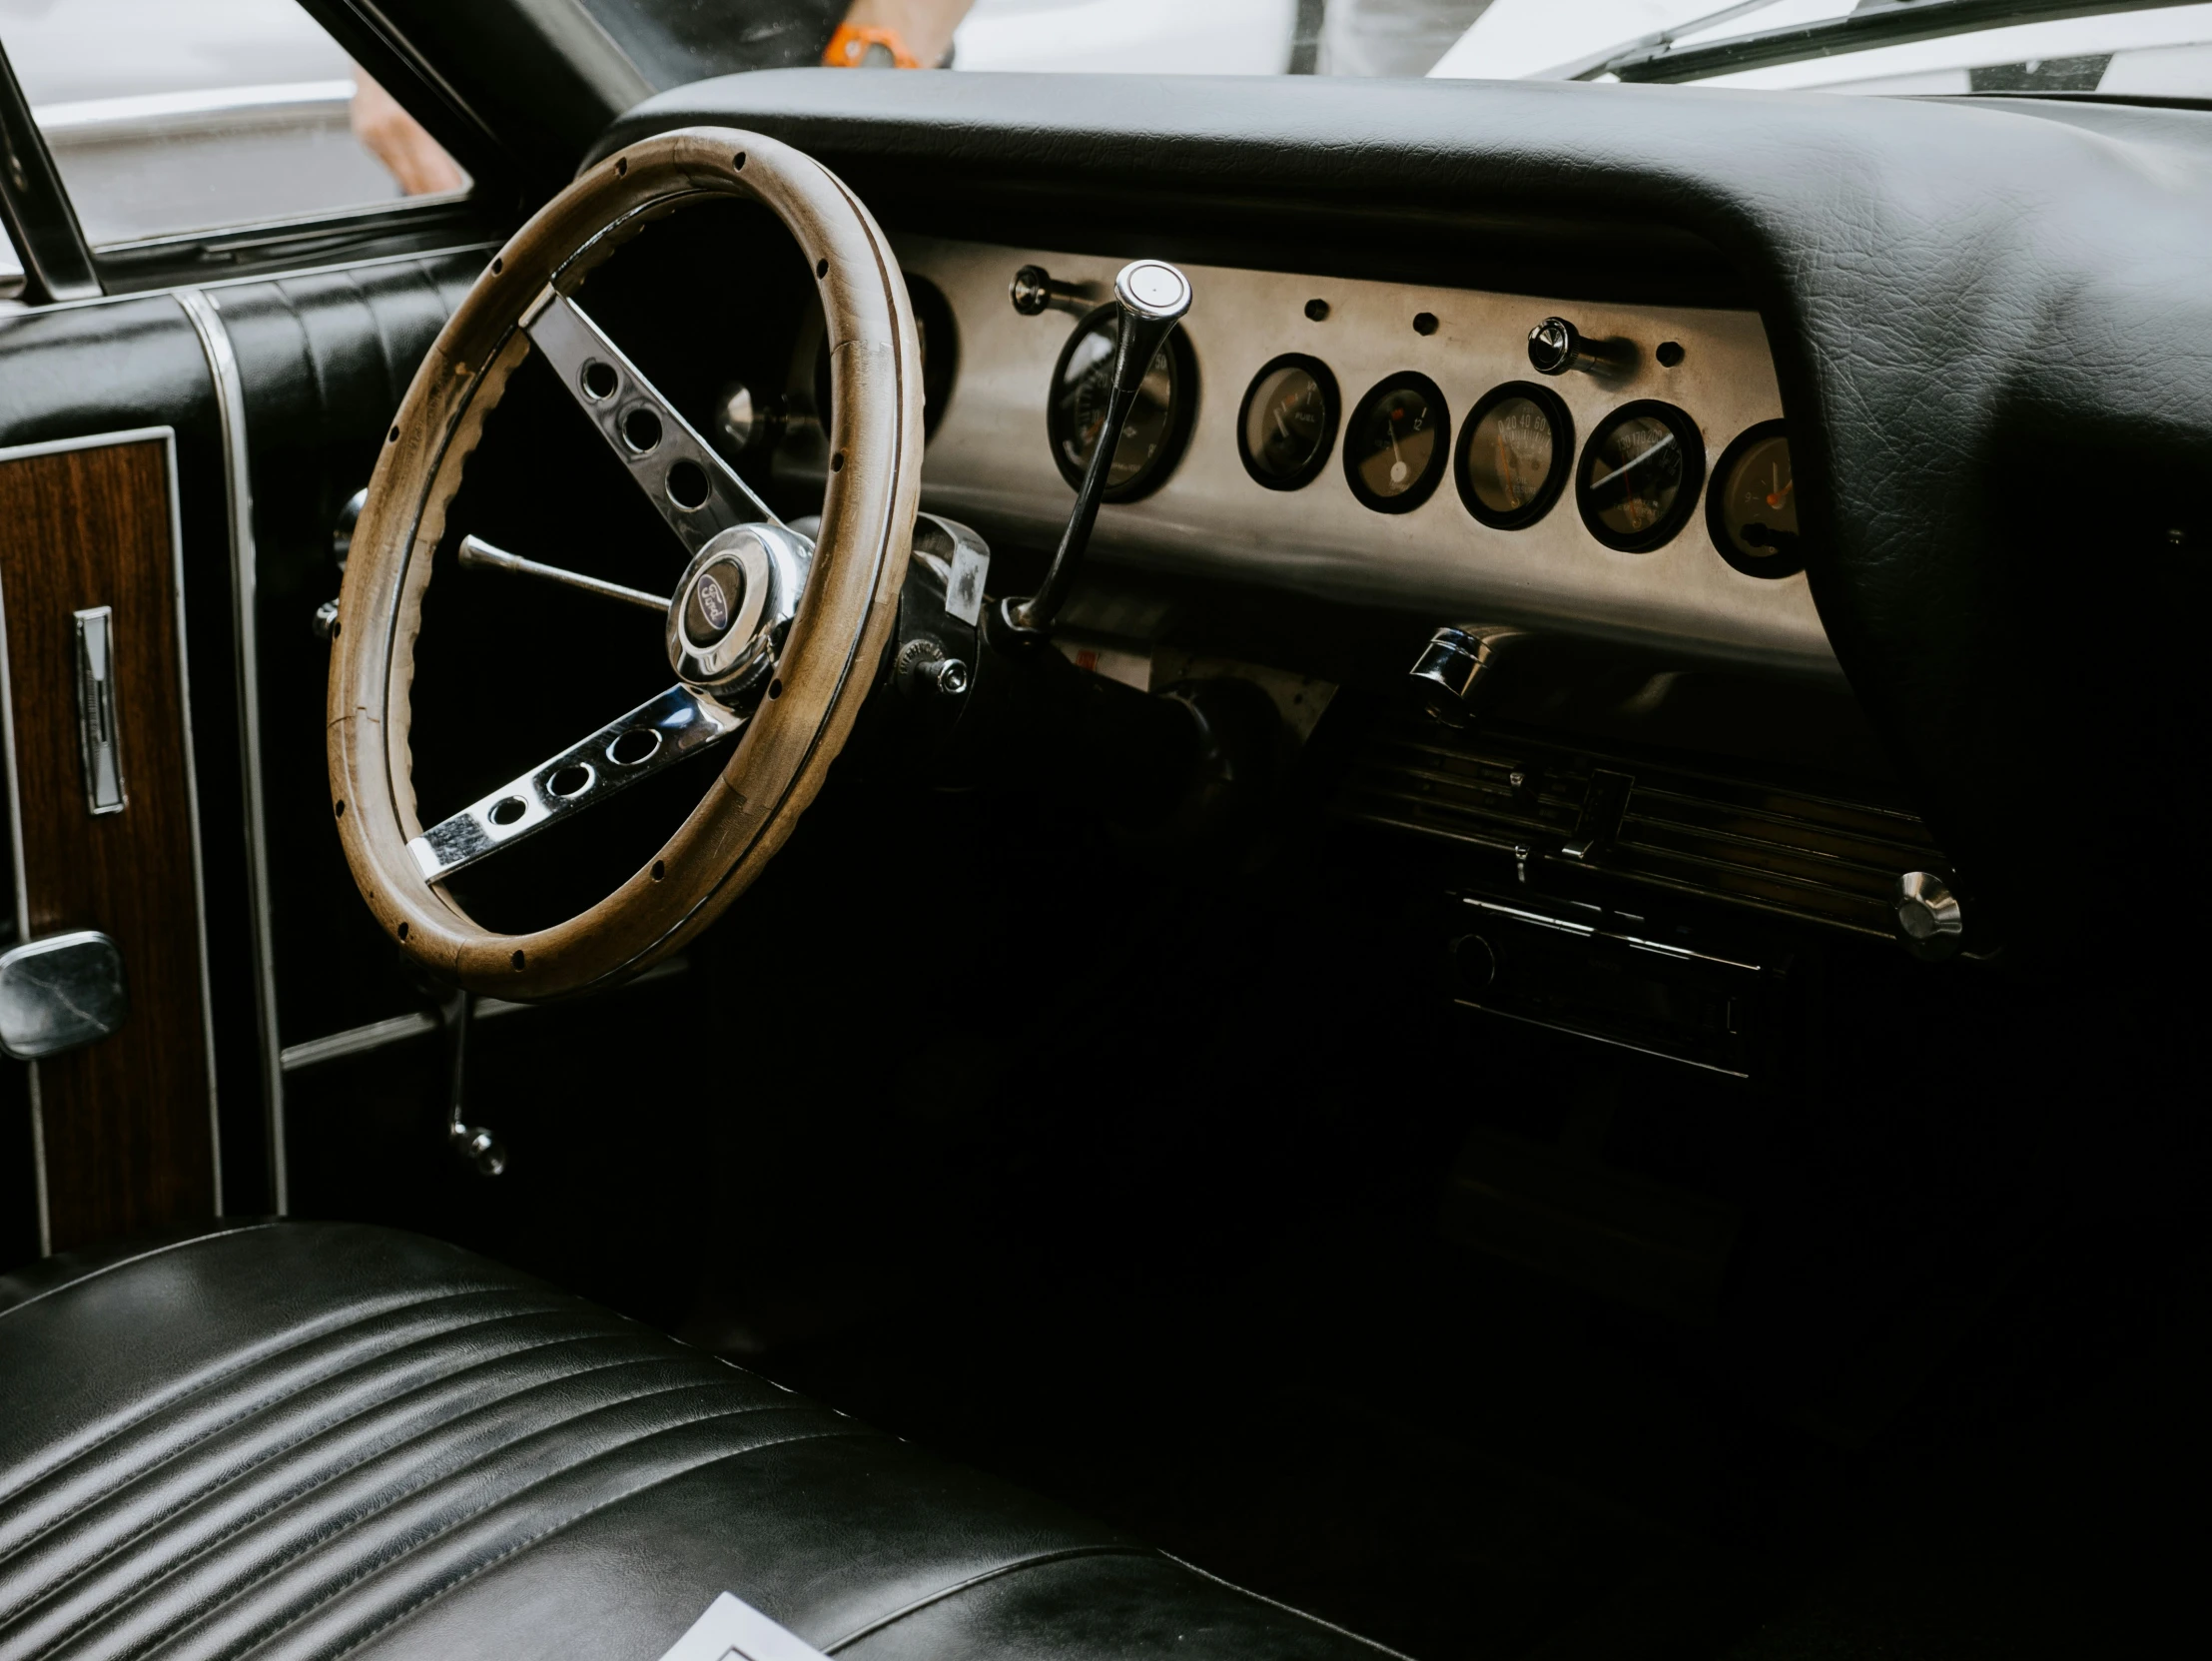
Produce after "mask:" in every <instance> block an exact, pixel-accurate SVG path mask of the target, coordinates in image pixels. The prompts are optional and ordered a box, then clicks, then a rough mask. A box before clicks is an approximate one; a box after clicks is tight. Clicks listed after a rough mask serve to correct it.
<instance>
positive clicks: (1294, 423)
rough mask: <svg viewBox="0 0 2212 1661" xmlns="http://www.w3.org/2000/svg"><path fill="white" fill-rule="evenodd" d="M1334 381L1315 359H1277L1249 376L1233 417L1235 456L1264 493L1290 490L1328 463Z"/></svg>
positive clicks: (1333, 419)
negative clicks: (1250, 382)
mask: <svg viewBox="0 0 2212 1661" xmlns="http://www.w3.org/2000/svg"><path fill="white" fill-rule="evenodd" d="M1336 414H1337V404H1336V377H1335V376H1333V375H1331V374H1329V369H1328V366H1327V365H1326V364H1324V363H1322V362H1321V361H1320V360H1319V359H1318V358H1302V357H1300V356H1298V355H1297V354H1296V353H1292V354H1290V355H1289V356H1288V357H1284V358H1277V359H1276V360H1275V361H1274V362H1273V363H1271V364H1269V365H1268V366H1267V367H1266V368H1265V369H1263V370H1261V371H1260V372H1259V374H1257V375H1256V376H1254V377H1253V378H1252V384H1251V387H1250V388H1249V389H1248V390H1247V391H1246V392H1245V394H1244V407H1243V409H1241V410H1239V411H1238V412H1237V413H1236V453H1237V454H1238V455H1239V456H1241V457H1242V458H1243V462H1244V470H1245V471H1246V472H1248V473H1250V474H1251V475H1252V477H1254V478H1255V479H1257V480H1258V481H1259V482H1260V483H1262V484H1264V485H1266V486H1267V488H1268V489H1270V490H1295V489H1298V488H1300V487H1302V486H1304V485H1307V484H1310V483H1312V482H1313V480H1314V478H1315V477H1316V476H1317V475H1318V474H1319V473H1320V471H1321V469H1322V468H1323V467H1325V466H1327V465H1328V460H1329V445H1331V444H1333V443H1335V442H1336Z"/></svg>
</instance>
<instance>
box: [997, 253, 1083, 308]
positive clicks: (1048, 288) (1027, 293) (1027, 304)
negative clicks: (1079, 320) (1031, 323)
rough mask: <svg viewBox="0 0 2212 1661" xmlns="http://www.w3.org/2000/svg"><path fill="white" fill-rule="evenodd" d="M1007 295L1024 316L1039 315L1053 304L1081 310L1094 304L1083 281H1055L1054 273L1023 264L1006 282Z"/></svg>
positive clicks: (1054, 306) (1057, 306)
mask: <svg viewBox="0 0 2212 1661" xmlns="http://www.w3.org/2000/svg"><path fill="white" fill-rule="evenodd" d="M1007 298H1008V299H1010V300H1012V301H1013V302H1014V309H1015V310H1016V311H1017V312H1020V313H1021V314H1022V315H1023V316H1024V317H1026V318H1041V317H1043V316H1044V315H1045V314H1046V313H1047V312H1050V311H1053V310H1054V309H1055V308H1058V309H1059V310H1060V311H1063V312H1075V313H1078V314H1081V313H1085V312H1088V311H1090V310H1091V308H1092V307H1093V306H1094V305H1095V304H1097V302H1096V301H1094V300H1092V299H1091V298H1090V297H1089V294H1087V292H1086V289H1085V286H1084V285H1083V284H1081V283H1056V282H1054V281H1053V274H1052V273H1051V272H1049V271H1047V270H1046V269H1045V268H1044V267H1043V266H1024V267H1023V268H1022V269H1021V270H1020V271H1018V272H1016V273H1015V274H1014V281H1013V282H1012V283H1009V284H1008V285H1007Z"/></svg>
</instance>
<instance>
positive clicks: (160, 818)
mask: <svg viewBox="0 0 2212 1661" xmlns="http://www.w3.org/2000/svg"><path fill="white" fill-rule="evenodd" d="M175 480H176V462H175V450H174V444H173V440H172V438H171V436H170V434H169V433H168V431H167V429H153V430H148V431H143V432H133V433H120V434H113V435H108V436H105V437H101V438H94V439H87V440H83V441H81V442H80V443H77V444H75V445H72V446H70V447H62V446H55V445H37V446H29V447H27V448H25V449H21V450H14V451H0V613H4V620H5V646H6V657H5V673H6V687H5V692H6V699H7V717H8V719H7V739H8V754H9V758H10V760H11V763H12V766H11V768H10V771H11V772H12V774H13V780H12V785H13V804H14V818H15V832H16V866H15V876H16V884H17V889H18V892H17V896H16V922H17V928H18V930H19V931H21V935H22V937H23V938H27V939H35V938H37V937H39V936H41V935H47V934H52V933H55V932H57V931H60V930H64V929H80V928H92V929H102V930H105V931H106V932H107V933H108V934H109V935H111V936H112V937H114V939H115V941H116V944H117V945H118V946H119V947H120V948H121V950H122V955H123V965H124V974H125V976H126V979H127V981H128V984H129V991H130V1014H129V1016H128V1017H127V1019H126V1020H125V1022H124V1024H123V1026H122V1028H121V1029H120V1030H119V1031H118V1032H116V1033H115V1034H114V1035H113V1036H112V1037H110V1038H108V1039H105V1040H103V1041H102V1042H100V1043H98V1044H95V1045H92V1046H90V1047H89V1048H87V1049H83V1050H79V1051H76V1052H74V1053H72V1054H70V1055H65V1056H57V1057H53V1058H51V1059H49V1060H46V1061H42V1062H36V1063H32V1064H30V1065H31V1068H32V1078H31V1086H32V1091H31V1095H32V1113H33V1115H34V1122H35V1128H36V1131H37V1134H38V1138H39V1143H40V1160H41V1164H42V1167H43V1173H44V1181H43V1185H42V1187H43V1195H42V1199H43V1206H42V1210H43V1213H44V1220H45V1232H46V1234H47V1236H48V1241H49V1244H50V1248H51V1249H55V1250H60V1249H65V1248H67V1247H69V1246H78V1245H83V1244H85V1243H87V1242H90V1241H95V1240H101V1239H105V1238H108V1237H111V1236H115V1235H121V1234H129V1233H135V1232H139V1231H143V1230H148V1229H157V1228H164V1227H169V1226H172V1225H176V1224H182V1223H188V1222H191V1221H194V1220H196V1219H199V1218H205V1217H209V1216H212V1215H214V1213H215V1212H216V1211H217V1210H218V1208H219V1204H220V1195H219V1192H218V1178H217V1169H218V1167H217V1159H216V1140H215V1139H216V1132H215V1116H214V1105H215V1104H214V1080H213V1075H212V1072H211V1069H210V1065H209V1061H210V1054H211V1046H210V1035H209V1027H208V1015H207V1010H208V988H207V970H206V947H205V939H204V936H203V933H202V917H203V908H202V904H201V897H200V878H199V872H200V862H199V847H198V840H199V833H198V810H197V801H196V797H195V784H194V777H193V767H192V749H191V722H190V709H189V702H188V697H189V693H188V684H189V683H188V679H187V676H186V671H185V657H184V646H183V637H182V633H181V625H180V618H181V615H182V597H183V573H182V566H181V564H180V562H179V559H178V533H177V520H176V495H175ZM98 605H108V606H112V607H114V612H115V622H114V642H115V669H114V673H115V679H116V702H117V711H118V719H117V729H118V734H119V739H120V748H121V757H122V767H123V779H124V787H125V791H126V794H127V803H126V806H125V807H124V810H123V811H122V812H120V813H110V814H104V815H99V816H95V815H94V814H93V813H92V812H91V810H90V807H89V805H88V803H87V800H86V792H85V772H84V761H83V752H82V747H81V741H80V737H79V729H78V700H77V643H76V641H77V634H76V622H75V616H76V613H77V612H78V611H79V610H81V609H84V608H87V607H91V606H98Z"/></svg>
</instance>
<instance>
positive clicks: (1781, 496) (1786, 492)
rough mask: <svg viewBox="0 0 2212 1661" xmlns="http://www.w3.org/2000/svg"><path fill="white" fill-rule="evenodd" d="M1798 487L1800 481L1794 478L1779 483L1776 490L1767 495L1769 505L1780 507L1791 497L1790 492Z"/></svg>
mask: <svg viewBox="0 0 2212 1661" xmlns="http://www.w3.org/2000/svg"><path fill="white" fill-rule="evenodd" d="M1797 487H1798V481H1797V480H1796V479H1794V478H1793V479H1792V480H1790V482H1789V483H1787V484H1781V485H1778V486H1777V487H1776V488H1775V490H1774V492H1773V493H1772V494H1770V495H1769V496H1768V497H1767V505H1768V506H1769V507H1780V506H1781V505H1782V504H1783V503H1784V502H1786V501H1788V500H1789V499H1790V492H1791V491H1792V490H1795V489H1796V488H1797Z"/></svg>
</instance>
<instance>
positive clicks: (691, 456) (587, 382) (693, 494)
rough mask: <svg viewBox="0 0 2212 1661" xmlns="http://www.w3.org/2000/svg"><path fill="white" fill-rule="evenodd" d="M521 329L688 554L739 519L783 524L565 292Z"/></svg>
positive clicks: (527, 315) (537, 309) (528, 315)
mask: <svg viewBox="0 0 2212 1661" xmlns="http://www.w3.org/2000/svg"><path fill="white" fill-rule="evenodd" d="M522 331H523V333H524V334H526V335H528V336H529V338H530V344H531V345H532V346H534V347H536V348H537V350H538V351H539V352H541V353H543V354H544V355H545V361H546V362H547V363H548V364H550V365H551V366H552V369H553V373H554V374H555V375H557V376H559V377H560V383H561V385H562V386H563V387H566V388H567V389H568V396H569V397H570V398H572V399H574V400H575V401H576V406H577V408H578V409H580V410H582V411H583V413H584V414H585V415H589V416H590V417H591V423H592V425H594V426H596V427H597V428H598V429H599V435H600V436H601V437H603V438H605V439H606V441H607V447H608V448H610V449H612V450H613V451H614V453H615V455H616V456H617V457H619V458H620V460H621V462H622V464H623V465H624V466H626V467H628V468H629V470H630V476H631V477H632V478H633V479H635V480H636V481H637V485H638V488H639V489H641V490H643V491H644V492H645V496H646V499H647V500H648V501H650V502H651V503H652V504H653V506H654V507H655V508H656V509H657V510H658V511H659V513H660V516H661V517H662V518H664V519H666V520H667V521H668V526H669V528H670V529H671V530H673V531H675V533H676V536H677V539H678V540H680V541H681V542H682V543H683V545H684V551H685V552H687V553H694V554H695V553H697V552H698V551H699V550H700V549H701V548H703V547H705V546H706V544H707V542H708V541H709V540H710V539H711V538H713V537H714V536H715V535H716V534H717V533H718V532H720V531H724V530H728V529H730V528H731V527H732V526H733V525H741V524H752V523H756V522H758V521H760V520H763V519H765V520H766V521H768V522H769V523H770V524H775V525H781V524H782V523H783V521H782V520H781V519H779V518H778V517H776V515H775V514H774V513H772V512H771V511H769V508H768V504H767V503H766V502H764V501H762V500H761V499H760V497H759V496H758V495H756V494H754V493H753V488H752V486H751V485H749V484H747V483H746V482H745V480H744V479H742V478H740V477H738V475H737V471H736V469H735V468H733V467H732V466H731V465H730V464H729V463H728V462H727V461H725V460H723V459H722V457H721V456H720V455H719V454H718V453H716V451H715V449H714V447H713V446H712V445H711V444H709V443H708V442H707V441H706V440H705V439H704V438H702V437H700V436H699V434H698V433H697V432H696V431H695V430H693V428H692V426H691V423H690V422H688V421H686V420H685V419H684V418H683V416H682V415H678V414H677V413H676V410H675V407H674V406H673V405H671V404H670V403H669V402H668V401H667V400H666V399H665V398H663V397H661V395H660V393H659V391H658V390H657V389H656V388H655V387H654V386H653V384H652V383H651V382H650V381H648V380H646V379H645V377H644V376H643V375H641V374H640V373H639V372H638V368H637V366H636V365H635V364H633V363H631V362H630V360H629V358H628V357H627V356H626V355H625V354H624V353H623V351H622V349H621V348H620V347H618V346H616V345H615V344H614V343H613V342H612V341H610V340H609V339H607V336H606V332H605V331H604V330H602V329H601V328H600V327H599V326H598V325H597V324H595V323H593V322H592V321H591V319H590V318H589V317H587V316H586V315H585V314H584V311H583V309H582V308H581V307H579V306H578V305H577V304H576V303H575V302H574V301H572V300H570V299H569V298H568V297H567V296H566V295H564V294H561V293H559V292H557V291H556V290H554V289H552V288H550V287H548V288H547V289H546V290H545V292H544V293H542V294H540V295H539V296H538V297H537V299H536V300H535V301H534V302H532V303H531V305H530V309H529V310H528V311H526V312H524V313H523V314H522Z"/></svg>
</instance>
